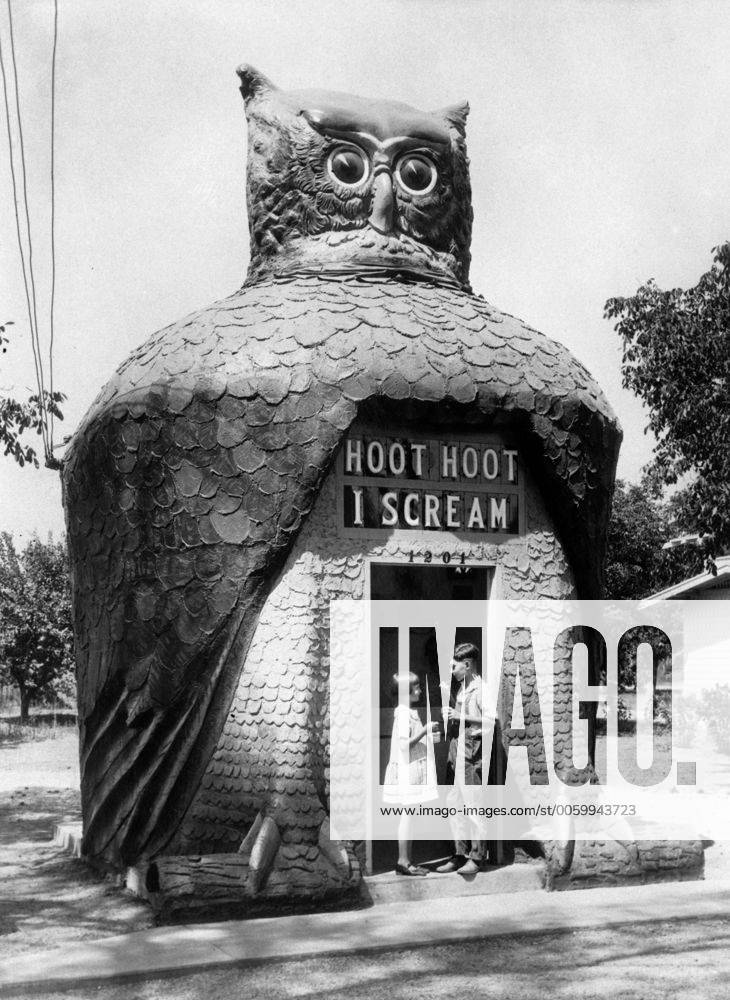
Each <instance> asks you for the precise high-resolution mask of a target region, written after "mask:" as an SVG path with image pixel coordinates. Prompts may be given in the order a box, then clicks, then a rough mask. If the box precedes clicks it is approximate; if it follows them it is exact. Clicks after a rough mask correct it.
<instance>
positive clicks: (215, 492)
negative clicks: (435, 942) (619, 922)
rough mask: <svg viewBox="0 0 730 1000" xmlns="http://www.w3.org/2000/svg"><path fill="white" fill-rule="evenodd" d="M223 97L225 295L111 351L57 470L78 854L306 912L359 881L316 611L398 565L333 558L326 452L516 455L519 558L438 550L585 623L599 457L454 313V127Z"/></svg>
mask: <svg viewBox="0 0 730 1000" xmlns="http://www.w3.org/2000/svg"><path fill="white" fill-rule="evenodd" d="M239 76H240V80H241V90H242V93H243V97H244V100H245V107H246V115H247V119H248V211H249V227H250V236H251V263H250V267H249V270H248V275H247V278H246V281H245V283H244V285H243V287H242V289H241V290H240V291H238V292H236V293H235V294H234V295H232V296H231V297H230V298H227V299H224V300H223V301H221V302H217V303H215V304H214V305H211V306H210V307H208V308H206V309H203V310H202V311H200V312H198V313H195V314H194V315H192V316H188V317H187V318H185V319H183V320H181V321H180V322H178V323H175V324H174V325H172V326H170V327H168V328H166V329H164V330H162V331H160V332H159V333H157V334H155V335H154V336H152V337H151V338H150V339H149V340H147V341H146V342H145V343H144V344H143V345H142V346H141V347H140V348H138V349H137V350H136V351H135V352H134V353H133V354H132V355H131V356H130V357H129V358H128V359H127V360H126V361H125V362H124V364H123V365H122V366H121V367H120V369H119V371H118V372H117V373H116V375H115V376H114V377H113V378H112V380H111V381H110V382H109V383H108V384H107V385H106V387H105V388H104V389H103V391H102V392H101V394H100V395H99V397H98V398H97V400H96V401H95V403H94V404H93V406H92V408H91V410H90V411H89V413H88V415H87V416H86V418H85V419H84V421H83V423H82V424H81V426H80V427H79V429H78V431H77V432H76V434H75V437H74V440H73V442H72V444H71V447H70V449H69V451H68V453H67V457H66V459H65V463H64V469H63V482H64V500H65V507H66V516H67V528H68V540H69V547H70V558H71V567H72V579H73V602H74V613H75V632H76V656H77V672H78V695H79V724H80V732H81V768H82V772H81V773H82V806H83V824H84V831H83V848H82V849H83V853H84V855H85V856H87V857H88V858H90V859H93V860H94V861H96V862H97V863H101V864H105V865H109V866H112V867H116V868H123V867H125V866H130V865H147V866H151V867H150V871H152V872H153V873H154V874H153V875H152V877H151V878H150V884H149V888H150V889H151V890H152V891H158V890H159V891H160V892H162V891H163V890H164V889H165V887H166V886H167V888H168V890H169V891H170V892H171V893H172V894H174V892H175V891H179V892H180V894H181V895H182V896H184V895H185V893H186V892H187V893H188V894H193V893H202V894H205V893H206V892H208V893H209V894H210V895H211V896H212V897H214V898H219V899H224V900H225V899H228V898H231V899H241V898H244V897H245V898H254V897H258V898H263V899H275V898H277V897H292V896H302V895H303V896H323V895H326V894H328V893H333V892H334V893H337V892H342V891H345V890H348V889H351V888H352V887H355V886H357V884H358V882H359V880H360V869H359V866H358V861H357V860H356V852H355V851H353V848H352V845H350V844H338V843H336V842H334V841H333V839H332V838H330V836H329V826H328V724H327V723H328V720H327V712H328V620H327V614H328V608H329V602H330V600H331V599H333V598H336V597H354V598H359V597H363V596H366V593H365V564H366V562H367V560H368V559H370V558H371V557H374V558H382V557H384V556H388V557H390V558H392V559H393V560H394V561H397V560H398V558H400V557H402V556H403V549H402V539H400V538H399V536H398V532H392V533H391V536H389V537H387V538H384V537H382V534H381V535H379V536H377V537H375V536H374V537H372V538H371V537H369V536H367V534H366V533H365V534H364V535H363V537H362V539H361V540H360V541H353V538H352V537H351V536H349V537H341V536H340V535H339V534H338V532H337V525H336V523H335V520H336V513H335V512H336V508H337V503H336V497H335V490H336V468H335V465H336V462H335V460H336V457H337V455H338V453H339V452H340V449H341V447H342V444H343V440H344V439H345V437H346V436H347V434H348V433H351V432H352V430H353V428H357V427H359V426H363V425H366V424H370V425H373V424H374V425H377V426H378V427H380V428H385V429H387V428H388V427H390V428H391V429H393V428H396V427H397V428H399V429H403V428H406V429H407V428H423V427H428V428H431V429H433V430H434V431H435V432H438V433H443V434H445V433H447V432H448V433H452V432H456V433H467V432H468V433H472V434H473V433H487V432H489V433H497V434H499V433H509V434H511V435H513V436H516V438H517V439H518V440H519V442H520V447H521V449H522V452H523V454H524V455H525V457H526V461H527V465H528V469H527V472H526V475H527V476H528V478H529V483H528V486H527V487H526V489H528V488H531V487H530V483H532V484H533V486H534V490H533V493H534V496H533V498H532V499H531V500H529V502H528V504H527V508H528V509H527V511H526V514H525V517H526V521H525V527H524V531H522V532H521V533H520V535H519V537H516V538H510V539H505V540H503V541H502V542H501V543H500V541H499V540H495V539H494V538H492V537H490V538H489V539H488V540H487V541H480V540H479V539H477V540H476V541H475V540H474V539H465V538H463V537H455V538H452V539H451V540H450V543H449V544H451V545H452V547H453V546H457V547H459V546H460V547H461V551H462V552H465V553H466V555H467V557H468V558H482V559H484V558H488V559H489V560H491V562H492V563H494V564H499V565H501V566H502V569H503V574H502V580H503V583H502V586H503V588H504V590H503V593H504V594H505V595H507V596H509V595H511V594H514V595H516V596H521V597H524V596H534V597H540V596H579V597H582V598H594V597H598V596H600V592H601V563H602V557H603V552H604V539H605V530H606V523H607V516H608V511H609V504H610V495H611V488H612V484H613V477H614V470H615V463H616V458H617V453H618V447H619V442H620V431H619V428H618V426H617V422H616V419H615V417H614V415H613V413H612V412H611V410H610V408H609V406H608V404H607V402H606V400H605V398H604V397H603V395H602V393H601V391H600V390H599V388H598V387H597V385H596V383H595V382H594V381H593V380H592V378H591V376H590V375H589V374H588V372H587V371H586V369H585V368H584V367H583V366H582V365H581V364H579V363H578V362H577V361H576V360H575V359H574V358H573V357H572V356H571V355H570V354H569V353H568V352H567V351H566V350H565V349H564V348H562V347H561V346H560V345H558V344H556V343H554V342H552V341H550V340H549V339H547V338H546V337H544V336H542V335H541V334H539V333H537V332H536V331H534V330H532V329H531V328H529V327H527V326H525V325H524V324H522V323H521V322H519V321H518V320H516V319H514V318H513V317H511V316H507V315H505V314H502V313H500V312H499V311H498V310H496V309H495V308H493V307H492V306H491V305H489V304H488V303H487V302H486V301H484V299H482V298H480V297H479V296H477V295H475V294H474V293H473V292H472V290H471V288H470V285H469V262H470V252H469V246H470V235H471V225H472V210H471V202H470V183H469V172H468V160H467V155H466V147H465V121H466V117H467V111H468V107H467V105H465V104H462V105H457V106H454V107H449V108H446V109H444V110H442V111H434V112H421V111H417V110H415V109H413V108H411V107H408V106H406V105H404V104H398V103H394V102H390V101H372V100H363V99H360V98H356V97H351V96H347V95H344V94H336V93H327V92H318V91H311V92H310V91H302V92H291V93H288V92H283V91H281V90H279V89H277V88H276V87H275V86H273V85H272V84H271V83H270V82H269V81H268V80H267V79H266V78H265V77H264V76H263V75H261V74H260V73H258V72H257V71H256V70H254V69H252V68H250V67H242V68H241V69H240V70H239ZM531 496H532V494H531ZM438 544H439V542H438V540H435V542H434V545H438ZM688 851H689V855H687V856H688V857H689V863H690V864H694V865H696V864H697V863H699V862H698V860H697V858H698V853H697V850H695V849H694V848H692V849H691V850H690V849H689V848H688ZM700 854H701V852H700ZM685 855H686V852H685ZM685 855H683V857H685ZM673 857H674V858H675V859H676V857H678V855H676V853H675V855H673ZM685 860H686V859H685ZM672 863H674V862H672ZM678 864H679V862H678ZM216 865H217V867H216ZM634 865H635V867H636V866H638V868H641V866H642V861H641V858H638V857H637V858H635V859H634ZM638 868H637V870H638Z"/></svg>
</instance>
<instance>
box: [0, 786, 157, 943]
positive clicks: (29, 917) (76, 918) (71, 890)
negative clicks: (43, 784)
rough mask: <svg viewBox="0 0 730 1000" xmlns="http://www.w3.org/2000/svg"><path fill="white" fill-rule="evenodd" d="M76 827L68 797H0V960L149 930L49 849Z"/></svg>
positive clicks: (148, 921) (74, 805)
mask: <svg viewBox="0 0 730 1000" xmlns="http://www.w3.org/2000/svg"><path fill="white" fill-rule="evenodd" d="M79 819H80V809H79V793H78V792H77V791H76V790H74V789H68V788H61V789H53V788H20V789H16V790H14V791H10V792H5V793H2V794H0V958H10V957H12V956H13V955H18V954H21V953H22V952H25V951H28V950H30V949H33V948H55V947H63V946H64V945H67V944H71V943H72V942H77V941H84V940H93V939H94V938H99V937H105V936H108V935H112V934H124V933H127V932H128V931H133V930H140V929H142V928H144V927H150V926H152V922H153V921H152V914H151V911H150V910H149V908H148V907H147V906H146V905H145V904H143V903H142V902H141V901H140V900H137V899H135V898H134V897H132V896H129V895H127V894H126V893H125V892H124V891H122V890H120V889H119V888H118V887H117V886H116V885H115V883H114V882H113V881H111V880H105V879H103V878H102V877H100V876H99V875H97V874H96V873H95V872H92V871H91V870H89V869H88V868H87V867H86V865H84V864H83V863H82V862H80V861H78V860H76V859H75V858H72V857H70V856H69V855H68V854H67V853H66V852H65V851H64V850H62V849H61V848H59V847H57V846H56V845H55V844H54V843H53V841H52V835H53V827H54V825H55V824H56V823H59V822H76V821H78V820H79Z"/></svg>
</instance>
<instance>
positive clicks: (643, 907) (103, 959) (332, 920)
mask: <svg viewBox="0 0 730 1000" xmlns="http://www.w3.org/2000/svg"><path fill="white" fill-rule="evenodd" d="M659 914H661V917H662V919H663V920H665V921H666V920H676V921H689V920H692V919H695V918H698V917H699V918H702V919H705V920H706V919H712V920H719V921H725V920H730V881H726V882H722V883H716V884H711V883H707V882H678V883H669V884H666V883H665V884H662V885H651V886H636V887H626V888H624V887H621V888H612V889H592V890H587V891H583V892H570V893H567V892H561V893H544V892H534V891H531V892H520V893H509V894H505V895H502V896H500V895H491V896H471V897H469V898H468V901H467V900H465V899H464V898H463V897H456V898H452V899H444V900H440V901H438V903H437V904H436V905H430V906H424V905H423V903H421V902H416V903H390V904H387V905H380V906H375V907H370V908H369V909H364V910H350V911H347V912H337V913H316V914H310V915H307V916H290V917H270V918H265V919H260V920H244V921H226V922H222V923H209V924H192V925H186V926H178V927H156V928H152V929H149V930H143V931H136V932H134V933H132V934H124V935H121V936H119V937H107V938H103V939H101V940H99V941H89V942H80V943H78V944H76V945H73V946H68V947H67V948H64V949H54V950H52V951H45V952H44V951H41V952H39V951H36V950H34V951H33V952H30V953H28V954H27V955H25V956H18V957H16V958H15V959H13V960H12V961H10V962H4V963H0V985H2V986H10V985H20V984H22V983H34V982H38V981H43V982H44V983H46V984H49V983H55V984H59V985H62V984H64V983H65V984H69V983H76V982H78V981H79V980H80V979H87V978H88V979H90V980H98V979H112V980H115V979H118V978H120V977H129V976H139V975H142V976H154V975H157V974H159V973H164V972H171V971H180V970H187V971H197V970H200V969H202V968H206V967H208V966H215V965H225V964H234V963H238V964H240V963H242V962H245V963H260V962H264V961H272V960H281V959H290V958H303V957H311V956H322V955H332V954H338V953H351V952H379V951H383V950H388V949H393V948H423V947H425V946H427V945H431V946H433V947H436V946H438V945H441V944H443V943H444V942H448V941H468V940H473V939H480V938H489V939H496V938H498V937H504V936H509V935H514V934H524V933H525V932H531V933H545V932H548V933H553V932H555V931H559V930H562V931H570V930H579V929H585V928H595V929H600V928H606V927H610V926H614V925H619V924H623V923H627V922H631V923H633V924H635V925H636V924H640V923H644V922H646V923H650V922H653V921H656V919H657V915H659Z"/></svg>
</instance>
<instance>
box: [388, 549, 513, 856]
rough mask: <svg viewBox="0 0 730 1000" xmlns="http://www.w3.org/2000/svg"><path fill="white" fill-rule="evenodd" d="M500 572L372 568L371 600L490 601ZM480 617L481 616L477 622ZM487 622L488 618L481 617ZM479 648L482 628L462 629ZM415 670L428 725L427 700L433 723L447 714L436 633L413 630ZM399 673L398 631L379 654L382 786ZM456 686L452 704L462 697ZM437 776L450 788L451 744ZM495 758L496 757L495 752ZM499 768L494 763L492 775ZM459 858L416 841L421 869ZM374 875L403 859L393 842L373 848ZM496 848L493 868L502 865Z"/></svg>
mask: <svg viewBox="0 0 730 1000" xmlns="http://www.w3.org/2000/svg"><path fill="white" fill-rule="evenodd" d="M493 575H494V570H493V569H492V567H489V566H454V567H452V566H431V565H416V566H414V565H410V564H406V565H404V564H403V563H371V564H370V598H371V600H375V601H397V600H410V601H456V600H458V601H486V600H487V599H488V597H489V592H490V589H491V585H492V579H493ZM475 617H476V616H475ZM479 617H483V616H479ZM463 642H470V643H474V645H476V646H477V647H478V648H479V649H480V650H481V649H482V644H483V637H482V629H481V627H480V626H475V627H473V628H457V630H456V640H455V643H456V645H459V644H460V643H463ZM409 662H410V664H411V667H410V669H411V670H413V672H414V673H416V674H418V676H419V678H420V680H421V699H420V701H419V702H418V703H417V704H416V706H415V708H416V709H417V710H418V713H419V715H420V716H421V719H422V721H424V722H425V719H426V704H427V700H426V699H427V698H428V702H429V703H430V706H431V712H432V717H433V718H434V719H436V718H439V717H440V714H441V711H440V710H441V705H442V692H441V687H440V684H439V670H438V655H437V650H436V634H435V630H434V629H433V628H411V629H410V638H409ZM397 670H398V633H397V630H396V629H394V628H393V629H387V628H386V629H382V630H381V633H380V649H379V679H380V690H379V706H380V713H379V715H380V720H379V721H380V781H381V782H382V781H383V778H384V775H385V769H386V767H387V764H388V760H389V758H390V744H391V732H392V727H393V709H394V708H395V702H396V696H395V694H394V691H393V684H392V678H393V675H394V674H395V673H396V672H397ZM456 686H457V685H456V684H455V683H452V689H451V699H450V700H451V703H452V704H453V700H454V697H455V695H456ZM434 752H435V759H436V760H435V762H436V774H437V778H438V781H439V783H444V782H445V775H446V760H447V755H448V744H447V743H446V741H445V740H442V741H441V742H440V743H438V744H436V746H435V747H434ZM493 758H494V752H493ZM494 766H495V762H494V760H493V761H492V762H491V763H490V769H492V768H493V767H494ZM452 853H453V843H452V842H451V841H449V840H445V841H426V840H420V841H418V840H416V841H414V842H413V846H412V861H413V862H414V863H415V864H426V865H429V864H432V863H434V862H437V861H438V860H440V859H445V858H448V857H449V856H450V855H451V854H452ZM370 855H371V873H372V874H379V873H381V872H387V871H392V870H393V868H394V867H395V862H396V860H397V855H398V844H397V842H395V841H390V840H375V841H373V842H372V844H371V852H370ZM493 855H495V851H494V850H493V849H492V845H491V844H490V862H492V863H494V862H495V861H496V856H493Z"/></svg>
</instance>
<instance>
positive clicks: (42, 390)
mask: <svg viewBox="0 0 730 1000" xmlns="http://www.w3.org/2000/svg"><path fill="white" fill-rule="evenodd" d="M7 7H8V26H9V28H10V35H9V37H10V65H11V67H12V70H13V82H14V84H15V110H16V114H17V116H18V148H19V149H20V165H21V178H22V181H23V208H24V210H25V222H26V226H27V230H28V272H29V274H30V290H31V300H32V303H33V328H34V334H35V346H36V351H37V352H38V371H39V374H40V378H39V408H40V412H41V435H42V438H43V447H44V449H45V453H46V458H49V457H51V452H50V449H49V442H48V414H47V411H46V387H45V381H44V378H43V355H42V353H41V341H40V334H39V333H38V307H37V302H38V297H37V295H36V288H35V275H34V273H33V236H32V233H31V225H30V212H29V210H28V184H27V172H26V169H25V143H24V141H23V118H22V115H21V113H20V87H19V85H18V64H17V60H16V58H15V38H14V33H13V11H12V6H11V3H10V0H7Z"/></svg>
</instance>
